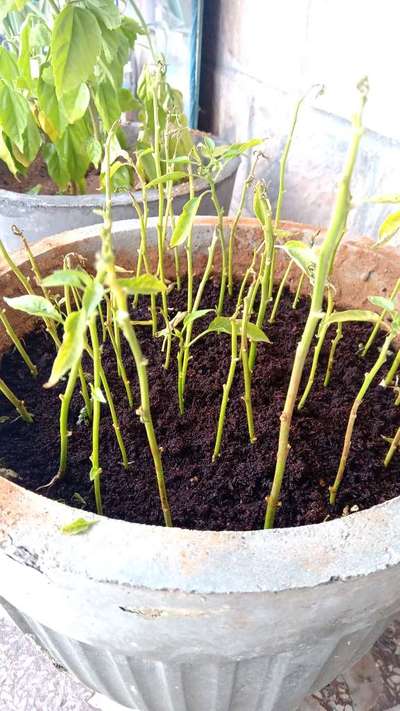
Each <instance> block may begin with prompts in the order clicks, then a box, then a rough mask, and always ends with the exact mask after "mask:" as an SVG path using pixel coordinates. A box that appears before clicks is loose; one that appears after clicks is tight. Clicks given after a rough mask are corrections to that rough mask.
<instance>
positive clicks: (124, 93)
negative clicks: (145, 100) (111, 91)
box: [118, 87, 141, 112]
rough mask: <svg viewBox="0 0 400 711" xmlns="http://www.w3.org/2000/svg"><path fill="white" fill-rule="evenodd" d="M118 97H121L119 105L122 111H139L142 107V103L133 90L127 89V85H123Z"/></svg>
mask: <svg viewBox="0 0 400 711" xmlns="http://www.w3.org/2000/svg"><path fill="white" fill-rule="evenodd" d="M118 99H119V105H120V107H121V111H123V112H124V111H139V109H140V108H141V104H140V103H139V101H138V100H137V99H135V97H134V96H133V94H132V92H131V91H130V89H126V88H125V87H122V88H121V89H120V90H119V92H118Z"/></svg>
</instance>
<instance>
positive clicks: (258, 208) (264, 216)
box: [253, 183, 271, 227]
mask: <svg viewBox="0 0 400 711" xmlns="http://www.w3.org/2000/svg"><path fill="white" fill-rule="evenodd" d="M253 210H254V214H255V216H256V217H257V220H258V221H259V222H260V224H261V225H262V226H263V227H265V225H267V224H268V222H269V221H270V220H271V205H270V203H269V200H268V198H267V195H266V191H265V187H264V185H263V184H262V183H257V185H256V189H255V191H254V199H253Z"/></svg>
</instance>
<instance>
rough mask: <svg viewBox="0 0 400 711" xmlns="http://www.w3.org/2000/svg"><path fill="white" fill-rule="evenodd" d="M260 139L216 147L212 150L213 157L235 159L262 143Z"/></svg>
mask: <svg viewBox="0 0 400 711" xmlns="http://www.w3.org/2000/svg"><path fill="white" fill-rule="evenodd" d="M262 142H263V141H262V139H261V138H252V139H251V140H250V141H246V142H245V143H232V144H231V145H230V146H218V147H217V148H216V149H215V150H214V156H215V157H216V158H219V157H220V158H224V159H227V158H236V157H237V156H241V155H243V153H245V152H246V151H248V150H249V148H254V146H259V145H260V143H262Z"/></svg>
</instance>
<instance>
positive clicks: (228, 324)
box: [207, 316, 271, 343]
mask: <svg viewBox="0 0 400 711" xmlns="http://www.w3.org/2000/svg"><path fill="white" fill-rule="evenodd" d="M235 323H236V324H237V327H238V336H241V335H242V328H243V322H242V319H235ZM207 331H216V332H217V333H227V334H229V335H231V333H232V321H231V319H230V318H228V317H227V316H216V317H215V318H214V319H213V320H212V321H211V323H210V325H209V327H208V328H207ZM246 334H247V336H248V338H249V339H250V340H251V341H255V342H263V343H271V341H270V340H269V338H268V336H267V335H266V334H265V333H264V331H262V330H261V328H259V327H258V326H256V324H255V323H250V322H249V323H247V328H246Z"/></svg>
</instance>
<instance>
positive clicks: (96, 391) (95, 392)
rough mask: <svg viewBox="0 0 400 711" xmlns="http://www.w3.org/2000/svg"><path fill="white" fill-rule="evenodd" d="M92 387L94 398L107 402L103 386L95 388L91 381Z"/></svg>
mask: <svg viewBox="0 0 400 711" xmlns="http://www.w3.org/2000/svg"><path fill="white" fill-rule="evenodd" d="M90 389H91V391H92V399H93V400H96V401H97V402H101V403H103V404H105V403H106V402H107V401H106V399H105V397H104V395H103V391H102V389H101V388H95V387H94V386H93V385H92V383H90Z"/></svg>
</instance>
